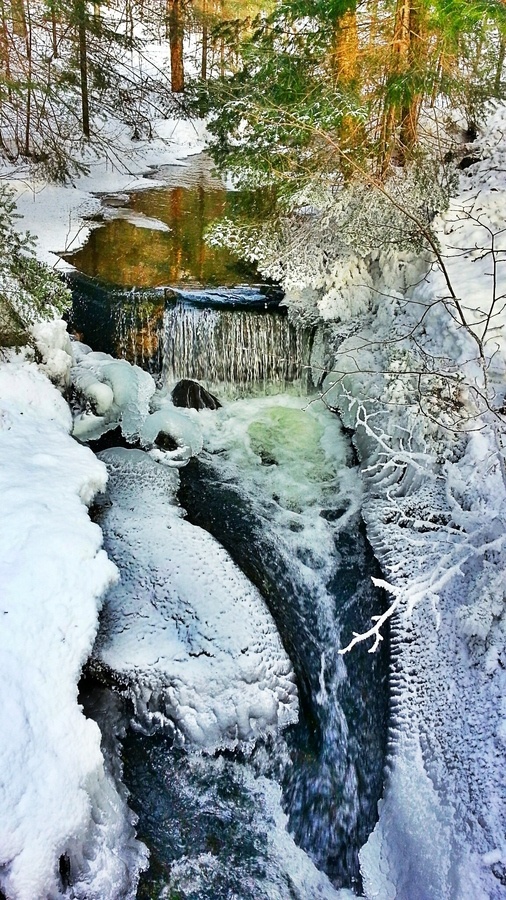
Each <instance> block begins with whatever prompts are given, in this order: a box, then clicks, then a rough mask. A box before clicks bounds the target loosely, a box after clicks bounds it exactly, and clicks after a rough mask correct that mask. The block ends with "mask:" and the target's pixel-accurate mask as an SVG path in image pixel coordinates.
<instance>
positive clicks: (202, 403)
mask: <svg viewBox="0 0 506 900" xmlns="http://www.w3.org/2000/svg"><path fill="white" fill-rule="evenodd" d="M172 402H173V404H174V406H184V407H186V409H219V408H220V407H221V403H220V401H219V400H218V398H217V397H215V396H214V394H211V393H210V392H209V391H206V389H205V387H202V385H201V384H199V383H198V381H191V379H189V378H183V379H182V380H181V381H178V383H177V384H176V386H175V388H174V389H173V391H172Z"/></svg>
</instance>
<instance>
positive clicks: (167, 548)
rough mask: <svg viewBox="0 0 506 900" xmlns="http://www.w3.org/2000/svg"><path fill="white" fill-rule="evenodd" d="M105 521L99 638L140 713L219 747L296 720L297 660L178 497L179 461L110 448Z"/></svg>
mask: <svg viewBox="0 0 506 900" xmlns="http://www.w3.org/2000/svg"><path fill="white" fill-rule="evenodd" d="M101 459H102V460H103V461H104V462H105V463H106V464H107V466H108V470H109V485H108V492H107V497H108V500H109V501H110V504H111V505H110V506H106V507H105V508H104V511H103V514H102V518H101V525H102V528H103V531H104V540H105V547H106V549H107V551H108V553H109V555H110V557H111V558H112V559H113V560H114V561H115V562H116V564H117V566H118V568H119V570H120V580H119V582H118V583H117V584H116V585H114V586H113V587H112V588H111V590H110V592H109V594H108V597H107V601H106V605H105V608H104V612H103V621H102V627H101V631H100V634H99V637H98V640H97V643H96V645H95V649H94V656H95V659H96V661H97V668H98V670H99V671H103V670H104V668H105V669H106V671H108V672H109V673H110V677H111V678H112V679H113V680H117V681H118V682H119V683H120V684H121V685H123V686H125V685H126V686H127V693H128V695H129V696H130V697H131V699H132V700H133V702H134V705H135V709H136V717H137V719H138V721H139V722H140V724H141V725H142V726H143V727H144V728H146V729H148V730H149V729H150V728H163V729H164V730H166V731H168V732H169V733H174V734H175V735H176V737H177V740H178V741H179V742H186V743H189V744H191V745H196V746H200V747H206V748H213V747H220V746H226V745H233V744H235V743H236V742H237V740H250V739H254V738H256V737H258V736H259V735H261V734H265V733H266V732H267V731H269V730H273V729H278V728H282V727H283V726H285V725H287V724H289V723H290V722H293V721H295V720H296V717H297V692H296V687H295V682H294V675H293V671H292V667H291V664H290V662H289V660H288V657H287V656H286V653H285V651H284V650H283V647H282V645H281V641H280V639H279V636H278V633H277V631H276V627H275V625H274V622H273V621H272V619H271V616H270V614H269V612H268V610H267V607H266V605H265V602H264V600H263V598H262V597H261V595H260V594H259V593H258V591H257V590H256V589H255V588H253V587H252V585H251V584H250V582H249V581H248V580H247V578H246V577H245V576H244V575H243V574H242V573H241V572H240V570H239V569H238V568H237V567H236V566H235V564H234V563H233V562H232V560H231V559H230V557H229V556H228V554H227V553H226V551H225V550H223V548H222V547H221V546H220V545H219V544H218V543H217V542H216V541H215V540H214V539H213V538H212V537H211V536H210V535H209V534H208V533H207V532H205V531H203V530H202V529H200V528H198V527H196V526H192V525H190V523H189V522H187V521H185V519H184V518H183V517H182V516H183V512H182V510H181V508H180V507H179V506H178V505H177V504H176V501H175V498H174V494H175V491H176V489H177V483H178V475H177V472H175V471H174V470H171V469H167V468H161V467H160V466H159V465H157V463H156V462H154V461H153V460H152V459H151V458H150V457H149V456H148V455H147V454H145V453H143V452H142V451H139V450H122V449H120V448H118V449H114V450H108V451H104V452H103V453H102V454H101Z"/></svg>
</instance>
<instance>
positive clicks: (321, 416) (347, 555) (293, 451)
mask: <svg viewBox="0 0 506 900" xmlns="http://www.w3.org/2000/svg"><path fill="white" fill-rule="evenodd" d="M169 176H170V178H173V176H174V173H173V172H170V173H169ZM196 177H197V182H198V183H197V186H196V187H195V184H193V185H192V184H191V178H189V176H187V182H188V179H189V181H190V184H189V185H188V183H187V184H186V187H184V188H182V189H181V190H182V191H183V192H184V191H191V190H196V191H197V194H200V195H201V196H200V200H199V203H200V208H201V210H205V209H206V208H207V207H206V200H205V197H206V190H207V188H206V185H205V184H204V185H203V184H202V178H203V176H202V173H200V175H197V176H196ZM199 178H200V181H199ZM215 188H216V186H215V185H214V187H212V190H215ZM173 190H174V185H173V184H172V182H170V183H169V187H168V192H169V200H168V204H169V208H170V209H173V208H174V200H173V198H172V197H171V193H170V192H171V191H173ZM147 193H148V192H146V194H145V195H143V196H142V197H140V195H135V197H134V199H133V205H134V206H135V210H136V211H137V212H139V211H140V209H141V207H142V212H143V213H144V215H146V216H150V217H153V216H156V217H160V208H161V207H163V201H162V199H161V192H160V191H157V192H156V194H157V197H156V202H157V204H158V206H157V207H156V208H155V209H153V208H152V207H151V206H150V205H149V203H148V197H147ZM222 193H223V192H222ZM202 195H203V197H202ZM197 199H198V198H197ZM222 200H223V198H222ZM166 202H167V201H166ZM213 202H214V201H213ZM196 203H197V201H196V200H195V198H194V199H193V200H192V199H190V198H186V197H185V196H184V193H183V197H182V198H181V197H180V198H179V201H178V204H179V208H184V209H190V210H192V213H191V216H192V217H193V218H192V221H191V225H190V230H191V231H192V233H194V234H197V235H199V234H201V232H202V228H201V224H202V223H201V224H200V225H196V224H195V221H194V213H195V209H196V208H197V207H196V206H195V204H196ZM197 206H198V203H197ZM188 215H189V214H188V213H187V215H186V218H188ZM121 221H122V222H125V220H124V219H122V220H121ZM171 221H172V222H173V220H171ZM178 221H179V220H178ZM184 221H185V216H184V215H183V216H182V218H181V220H180V224H179V226H178V228H179V231H178V240H179V245H178V246H179V247H180V248H181V247H182V246H184V244H185V238H184V237H183V236H182V235H183V230H184ZM127 224H128V223H127ZM173 224H174V223H173ZM173 224H172V225H171V226H170V227H171V228H172V229H173V231H174V230H175V229H174V227H173ZM113 227H114V228H115V227H116V223H115V222H114V221H113V222H112V224H111V223H109V224H107V225H105V226H104V228H103V229H97V230H96V231H95V232H93V235H98V234H99V232H100V231H103V232H106V231H107V230H108V229H109V230H110V229H112V228H113ZM130 227H134V226H130ZM137 230H138V231H140V230H143V231H144V232H147V233H149V232H148V229H147V228H143V229H139V228H137ZM173 231H172V232H170V233H167V234H168V235H169V236H170V235H171V234H172V233H173ZM161 233H162V234H165V233H164V232H161ZM93 235H92V237H93ZM156 235H158V232H156V233H155V236H156ZM115 239H116V238H115ZM126 240H127V237H125V234H124V232H122V233H121V237H120V238H119V242H120V243H119V245H118V246H116V249H115V250H114V251H111V246H112V244H114V241H113V235H109V236H107V235H104V236H103V237H101V238H100V240H99V238H98V237H96V238H94V241H95V244H94V247H95V249H94V250H93V251H92V250H90V249H89V248H88V250H86V248H85V250H84V251H82V257H81V259H85V258H87V257H86V253H87V252H88V254H89V255H91V256H92V257H93V258H94V259H95V262H96V270H95V271H91V270H90V267H88V268H86V267H84V265H83V268H84V269H85V273H86V275H87V276H92V275H96V274H97V272H98V273H99V274H100V275H101V276H102V277H105V278H106V279H107V280H108V281H109V282H113V283H114V284H113V285H111V284H107V283H104V282H97V281H96V280H93V279H91V278H90V277H84V276H82V275H79V276H78V275H76V276H74V278H73V279H72V283H73V290H74V298H75V302H74V312H73V318H72V325H73V327H74V329H75V330H76V331H78V332H79V333H81V334H82V335H83V337H84V340H86V341H87V342H88V343H90V344H91V345H92V346H93V348H94V349H97V350H105V351H107V352H113V353H114V354H115V355H118V356H124V357H126V358H127V359H129V360H130V361H131V362H134V363H136V364H138V365H142V366H143V367H144V368H147V369H149V370H150V371H151V372H152V374H153V375H154V376H155V377H156V379H157V380H158V382H159V384H160V385H163V386H167V387H170V386H171V385H172V384H173V383H174V382H175V381H177V380H178V379H179V378H182V377H191V378H196V379H197V380H199V381H201V382H202V383H203V384H204V385H205V386H206V387H208V388H210V389H211V390H213V391H214V393H216V394H217V395H218V396H219V397H220V398H221V399H222V400H224V401H225V402H224V406H223V409H221V410H218V411H208V410H206V411H203V412H202V413H201V414H199V415H200V416H201V421H202V425H203V432H204V451H203V453H202V454H201V455H200V456H199V458H198V459H195V460H193V461H192V462H191V463H190V464H189V465H188V466H187V467H186V468H185V469H183V470H181V488H180V492H179V499H180V502H181V503H182V505H183V507H184V508H185V509H186V510H187V512H188V518H189V520H190V521H191V522H193V523H195V524H198V525H200V526H202V527H204V528H205V529H206V530H208V531H210V532H211V533H212V534H213V535H214V536H216V537H217V538H218V540H219V541H220V542H221V543H222V544H223V545H224V546H225V547H226V548H227V550H228V551H229V553H230V555H231V556H232V557H233V559H234V560H235V561H236V562H237V563H238V565H239V566H240V568H241V569H242V570H243V572H244V573H245V574H246V575H247V576H248V577H249V578H250V579H251V580H252V581H253V582H254V583H255V584H256V585H257V587H258V588H259V589H260V591H261V593H262V594H263V596H264V598H265V599H266V601H267V604H268V606H269V609H270V611H271V613H272V615H273V617H274V620H275V622H276V625H277V628H278V631H279V634H280V636H281V639H282V642H283V644H284V646H285V649H286V650H287V652H288V654H289V656H290V658H291V661H292V664H293V666H294V669H295V672H296V676H297V683H298V688H299V695H300V718H299V722H298V723H297V724H296V725H293V726H290V727H289V728H288V729H287V730H286V731H285V732H284V733H283V734H281V735H278V736H277V737H276V738H274V737H272V736H271V737H269V739H267V740H265V741H258V742H257V743H256V745H255V746H254V747H253V746H241V745H239V746H238V747H237V749H236V750H235V751H231V750H227V751H226V752H225V751H223V752H213V753H212V754H206V753H205V752H202V751H196V750H195V751H192V750H191V748H185V749H181V748H176V747H175V746H172V744H171V741H170V740H169V738H167V737H165V736H163V735H147V734H142V733H140V732H139V730H138V729H136V728H128V729H127V731H126V735H125V737H124V740H123V751H122V752H123V765H124V779H125V782H126V784H127V786H128V789H129V790H130V792H131V799H130V803H131V806H132V808H133V809H134V810H135V812H136V813H137V815H138V816H139V826H138V830H139V835H140V837H141V838H142V839H143V840H144V841H145V842H146V844H147V845H148V846H149V848H150V851H151V865H150V869H149V871H148V872H147V873H146V874H145V875H144V876H143V877H142V879H141V884H140V887H139V892H138V897H139V898H155V897H165V898H176V897H177V898H199V900H204V898H206V900H221V898H223V900H233V898H238V900H246V898H258V900H260V898H262V900H263V898H285V897H286V898H287V900H288V898H294V897H296V898H299V900H312V898H313V897H316V896H321V897H330V896H337V894H335V895H334V894H333V893H332V888H331V886H330V882H326V881H323V882H322V881H319V880H318V879H319V877H320V876H318V873H317V872H316V869H315V868H314V864H315V865H316V867H317V868H318V869H319V870H320V871H321V872H324V873H326V875H328V877H329V879H330V880H331V882H332V883H333V885H334V886H335V887H336V888H340V887H350V888H353V889H355V890H356V891H359V890H360V875H359V867H358V851H359V849H360V847H361V846H362V845H363V843H364V842H365V841H366V839H367V836H368V834H369V833H370V832H371V830H372V828H373V827H374V823H375V821H376V818H377V802H378V800H379V799H380V796H381V790H382V771H383V759H384V751H385V735H386V717H387V706H388V696H387V657H386V654H387V648H386V647H384V648H383V650H382V652H380V653H377V654H374V655H371V654H368V653H367V648H363V647H358V648H356V649H355V650H354V651H353V653H352V654H350V655H348V656H346V657H342V656H340V655H338V652H337V651H338V649H339V647H340V646H342V645H343V643H344V642H346V641H347V640H348V639H349V637H350V635H351V632H352V631H358V630H362V629H363V628H364V627H365V626H366V624H367V622H368V620H369V619H370V617H371V615H374V614H375V613H377V612H378V611H380V609H381V605H382V603H383V598H382V596H381V594H380V593H379V592H378V591H377V590H376V589H375V588H374V587H373V584H372V581H371V576H372V575H375V574H378V573H377V571H376V566H375V562H374V559H373V557H372V553H371V551H370V548H369V546H368V544H367V540H366V538H365V534H364V531H363V527H362V525H361V520H360V515H359V509H360V480H359V477H358V474H357V471H356V469H355V468H354V464H353V452H352V448H351V446H350V444H349V441H348V438H347V436H346V435H345V434H344V433H343V431H342V429H341V428H340V424H339V421H338V419H337V418H336V417H335V416H334V415H332V414H331V413H330V412H329V411H328V410H326V409H325V407H324V406H323V404H322V403H321V401H319V400H318V399H316V398H315V396H314V394H312V393H311V391H312V388H311V384H310V380H309V378H308V376H307V371H308V368H307V366H308V364H309V359H310V351H311V341H312V335H311V333H310V331H307V330H303V329H297V328H295V327H294V326H292V325H290V324H289V322H288V319H287V317H286V315H285V314H284V313H283V311H282V309H280V308H279V299H280V298H279V295H278V294H277V293H276V291H275V290H273V289H272V288H257V287H254V286H251V285H249V286H245V285H243V286H241V287H231V286H230V282H229V283H228V287H227V286H226V285H225V286H224V282H223V280H221V274H218V275H216V278H217V279H218V280H219V281H220V282H221V284H220V287H219V289H216V287H215V288H212V287H210V286H209V285H212V284H214V285H215V284H216V280H215V279H214V276H213V277H211V276H209V275H208V274H207V270H205V269H204V268H202V266H201V267H200V269H199V273H198V275H199V277H198V278H197V277H195V278H193V282H194V283H192V284H190V280H191V279H188V280H187V281H188V283H186V284H184V285H183V286H182V285H181V279H180V278H178V279H171V278H167V280H165V281H163V280H162V281H161V282H160V280H159V277H160V278H161V277H162V276H161V275H160V272H161V271H162V267H161V262H160V259H161V251H159V249H158V238H157V240H156V241H153V246H154V248H155V250H154V266H155V271H156V275H155V277H154V278H148V279H147V281H148V282H149V283H147V284H146V282H145V287H144V289H142V290H140V289H139V278H138V277H137V275H138V270H137V269H136V279H135V283H132V277H133V276H132V275H131V268H130V269H129V270H128V271H129V272H130V274H121V275H120V274H118V270H117V266H116V262H114V263H113V264H112V265H111V264H110V263H108V262H107V259H105V260H104V261H103V262H102V249H101V248H102V246H104V247H105V246H107V247H108V250H107V254H106V256H107V258H108V259H109V260H110V259H111V258H113V259H114V260H118V259H119V258H120V257H121V255H122V251H121V246H122V242H123V241H126ZM97 242H98V243H97ZM97 247H98V249H97ZM130 249H131V248H130V247H129V251H130ZM169 251H170V253H172V254H174V253H176V255H177V253H178V252H179V251H178V249H177V247H174V245H173V246H172V248H169V250H167V249H166V252H169ZM145 252H146V254H147V253H148V250H146V251H145ZM199 252H200V256H199V253H194V254H193V256H194V258H195V259H196V260H197V262H198V264H199V265H200V262H199V260H200V261H201V260H202V258H203V257H202V252H201V251H199ZM124 255H125V256H129V254H126V253H125V254H124ZM190 255H191V254H190ZM204 255H205V254H204ZM132 258H135V253H132ZM179 258H181V254H180V257H179ZM74 261H75V262H76V263H78V262H79V260H78V259H75V260H74ZM128 265H129V266H131V264H130V263H128ZM149 265H150V262H149V261H146V260H144V259H143V266H145V267H148V266H149ZM175 265H176V263H175V262H174V261H172V262H170V263H168V269H167V268H166V269H164V270H163V271H169V272H172V271H173V268H171V266H172V267H174V266H175ZM180 270H181V267H180V269H179V270H178V271H179V272H180ZM174 271H175V270H174ZM216 271H217V270H215V273H216ZM201 276H202V278H203V279H204V280H205V279H208V285H207V287H206V286H204V287H203V286H202V285H198V284H197V283H196V282H198V281H199V279H200V277H201ZM235 277H236V283H237V280H238V276H237V275H236V276H235ZM167 288H171V289H170V290H168V289H167ZM109 693H110V692H108V691H107V690H105V689H97V688H96V686H93V687H92V689H91V690H88V691H87V692H84V693H83V700H84V701H85V702H86V703H87V706H88V709H89V710H90V711H93V714H94V715H95V716H96V717H97V719H98V721H99V722H100V723H101V725H102V728H103V731H104V734H105V735H107V733H109V735H110V736H111V735H112V734H113V732H114V731H118V725H117V722H116V724H113V725H111V723H110V721H109V720H108V713H107V712H104V709H105V710H107V709H108V708H109V707H110V706H111V698H110V696H109ZM108 696H109V700H108V699H107V698H108ZM97 698H98V699H97ZM104 698H105V699H104ZM112 705H114V704H112ZM90 714H91V713H90ZM122 715H123V718H122V719H121V727H124V724H125V722H126V721H127V720H128V709H127V708H125V709H124V710H123V713H122ZM125 717H126V718H125ZM120 718H121V717H120ZM111 739H112V738H111ZM106 740H107V738H106ZM285 817H286V818H285ZM287 828H288V832H287ZM294 841H295V843H294Z"/></svg>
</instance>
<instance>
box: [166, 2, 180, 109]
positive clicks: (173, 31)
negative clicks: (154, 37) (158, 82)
mask: <svg viewBox="0 0 506 900" xmlns="http://www.w3.org/2000/svg"><path fill="white" fill-rule="evenodd" d="M167 20H168V24H169V44H170V85H171V89H172V91H173V93H175V94H179V93H181V92H182V91H184V64H183V37H184V11H183V3H182V0H167Z"/></svg>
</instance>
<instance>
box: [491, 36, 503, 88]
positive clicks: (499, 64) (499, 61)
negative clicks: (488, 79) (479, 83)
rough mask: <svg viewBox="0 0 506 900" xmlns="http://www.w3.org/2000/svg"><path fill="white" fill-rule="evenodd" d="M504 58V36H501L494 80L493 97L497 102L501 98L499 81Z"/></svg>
mask: <svg viewBox="0 0 506 900" xmlns="http://www.w3.org/2000/svg"><path fill="white" fill-rule="evenodd" d="M505 56H506V38H505V37H504V35H502V36H501V40H500V42H499V53H498V55H497V68H496V70H495V80H494V96H495V97H497V99H498V100H499V99H500V98H501V79H502V70H503V68H504V58H505Z"/></svg>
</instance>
